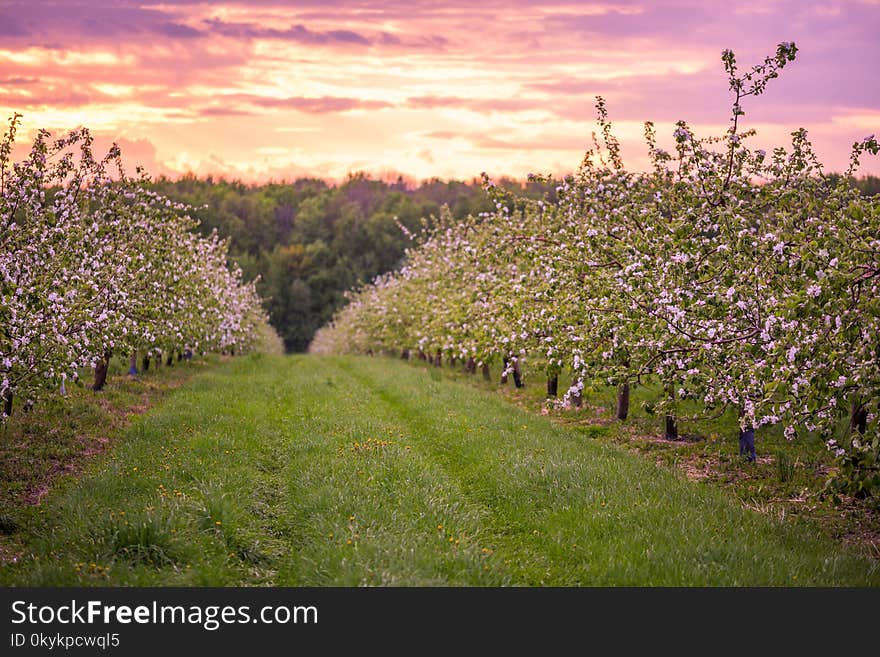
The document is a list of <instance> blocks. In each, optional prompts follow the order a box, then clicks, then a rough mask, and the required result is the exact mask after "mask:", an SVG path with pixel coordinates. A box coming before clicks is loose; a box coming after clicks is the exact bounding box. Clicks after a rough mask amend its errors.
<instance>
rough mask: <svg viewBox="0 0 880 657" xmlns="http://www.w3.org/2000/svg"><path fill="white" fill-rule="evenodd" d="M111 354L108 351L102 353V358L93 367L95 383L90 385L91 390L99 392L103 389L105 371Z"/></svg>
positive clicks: (108, 365)
mask: <svg viewBox="0 0 880 657" xmlns="http://www.w3.org/2000/svg"><path fill="white" fill-rule="evenodd" d="M110 356H111V352H110V350H109V349H108V350H107V351H105V352H104V357H103V358H102V359H101V360H99V361H98V364H97V365H95V382H94V383H93V384H92V390H94V391H95V392H99V391H101V390H103V389H104V384H106V383H107V370H108V368H109V367H110Z"/></svg>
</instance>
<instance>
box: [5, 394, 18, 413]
mask: <svg viewBox="0 0 880 657" xmlns="http://www.w3.org/2000/svg"><path fill="white" fill-rule="evenodd" d="M14 396H15V395H13V394H12V393H11V392H7V393H5V394H4V395H3V415H5V416H6V417H11V416H12V399H13V397H14Z"/></svg>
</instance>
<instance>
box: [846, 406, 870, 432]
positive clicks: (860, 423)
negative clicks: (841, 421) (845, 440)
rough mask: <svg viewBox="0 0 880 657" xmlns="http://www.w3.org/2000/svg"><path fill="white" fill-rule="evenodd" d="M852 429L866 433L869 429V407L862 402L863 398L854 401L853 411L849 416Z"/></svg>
mask: <svg viewBox="0 0 880 657" xmlns="http://www.w3.org/2000/svg"><path fill="white" fill-rule="evenodd" d="M849 428H850V431H858V432H859V433H860V434H862V435H865V432H866V431H867V430H868V409H867V408H866V407H865V405H864V404H863V403H862V400H861V399H856V400H855V401H853V405H852V413H851V414H850V418H849Z"/></svg>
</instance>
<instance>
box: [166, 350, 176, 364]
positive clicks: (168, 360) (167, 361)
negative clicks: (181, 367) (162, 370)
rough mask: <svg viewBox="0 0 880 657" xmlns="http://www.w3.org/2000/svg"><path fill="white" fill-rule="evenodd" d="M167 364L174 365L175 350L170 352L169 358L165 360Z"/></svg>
mask: <svg viewBox="0 0 880 657" xmlns="http://www.w3.org/2000/svg"><path fill="white" fill-rule="evenodd" d="M165 364H166V365H168V366H169V367H171V366H172V365H174V352H173V351H169V352H168V358H167V359H166V360H165Z"/></svg>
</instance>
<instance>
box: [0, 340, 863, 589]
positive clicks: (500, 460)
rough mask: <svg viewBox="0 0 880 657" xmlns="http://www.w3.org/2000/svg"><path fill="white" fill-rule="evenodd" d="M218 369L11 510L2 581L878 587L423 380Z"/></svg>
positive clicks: (852, 559)
mask: <svg viewBox="0 0 880 657" xmlns="http://www.w3.org/2000/svg"><path fill="white" fill-rule="evenodd" d="M205 370H206V371H205V372H204V373H201V374H199V375H198V376H197V377H195V378H194V379H193V380H192V381H191V382H190V383H189V384H187V385H186V386H183V387H180V388H178V389H177V390H175V391H173V392H171V393H170V395H168V397H167V399H165V400H164V401H163V402H162V403H161V404H159V405H158V406H156V407H155V408H154V409H152V410H151V411H149V412H147V413H145V414H143V415H139V416H137V417H135V418H133V419H132V420H131V421H130V423H129V425H128V427H127V428H126V429H123V430H122V431H123V433H122V435H121V436H120V437H119V439H118V440H117V441H116V444H115V447H113V448H112V449H110V450H108V451H106V452H105V453H104V454H101V455H98V456H95V457H94V458H92V459H91V460H90V461H89V463H88V464H87V465H86V466H85V470H84V472H83V473H82V475H81V476H79V477H64V478H62V479H61V480H60V483H59V484H58V485H57V486H55V487H54V488H53V489H52V490H51V491H49V492H48V494H46V495H45V496H44V497H43V498H42V501H41V503H40V504H39V505H36V506H19V507H16V508H15V509H13V510H11V511H9V512H8V514H7V515H8V519H7V525H8V528H9V529H8V531H9V532H10V533H11V537H10V540H14V541H15V543H16V545H18V546H20V547H19V550H20V556H19V557H18V559H17V561H16V562H15V563H6V564H5V565H3V566H2V567H0V584H3V585H6V586H10V585H40V586H62V585H65V586H66V585H139V586H145V585H159V586H166V585H169V586H170V585H183V586H204V585H212V586H215V585H223V586H249V585H279V586H283V585H290V586H354V585H364V584H366V585H404V586H415V585H427V586H433V585H478V586H479V585H491V586H495V585H530V586H538V585H563V586H564V585H586V586H593V585H613V586H618V585H669V586H719V585H734V586H738V585H750V586H791V585H823V586H826V585H830V586H838V585H850V586H853V585H854V586H877V585H878V584H880V570H878V568H877V562H876V561H874V560H870V559H866V558H863V557H860V556H859V555H858V554H857V553H856V552H855V551H854V550H852V549H850V548H849V547H846V546H844V545H842V544H841V543H840V542H835V541H832V540H830V539H828V538H827V536H826V535H825V532H823V531H822V530H821V528H819V527H818V526H816V525H815V524H813V523H811V522H809V521H807V520H804V519H797V518H795V519H790V518H787V519H785V520H781V519H780V518H778V517H775V516H772V515H767V514H759V513H756V512H754V511H750V510H748V509H745V508H743V505H742V504H741V503H740V502H739V501H738V500H737V499H735V498H732V497H731V496H728V495H726V494H724V493H723V492H722V491H721V490H720V489H718V488H717V487H715V486H711V485H706V484H702V483H698V482H693V481H689V480H687V479H686V478H685V477H684V476H683V475H682V474H681V473H680V472H678V471H676V470H675V469H672V468H666V467H658V466H657V465H656V464H655V463H654V461H653V460H651V459H646V458H644V457H639V456H636V455H633V454H631V453H629V452H628V451H626V450H625V449H623V448H621V447H618V446H616V445H612V444H607V443H605V442H603V441H601V440H597V439H596V437H595V433H591V432H589V431H584V430H582V428H579V427H575V426H571V427H566V426H560V425H559V424H557V423H553V422H551V421H550V419H549V418H548V417H542V416H540V415H538V414H535V413H530V412H527V411H526V410H523V409H520V408H517V407H516V406H514V405H512V404H511V403H509V402H508V401H506V400H504V399H503V398H502V397H501V396H499V395H498V394H494V393H493V392H491V391H490V390H481V389H479V388H478V387H475V386H473V385H471V384H470V383H467V382H463V381H452V380H449V377H447V376H444V375H441V374H440V373H438V372H436V371H433V370H431V369H428V368H425V367H414V366H410V365H407V364H404V363H401V362H398V361H394V360H390V359H370V358H319V357H315V356H295V357H275V356H262V355H256V356H249V357H244V358H236V359H233V360H231V361H229V362H226V363H223V364H220V365H217V366H215V367H210V368H205Z"/></svg>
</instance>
